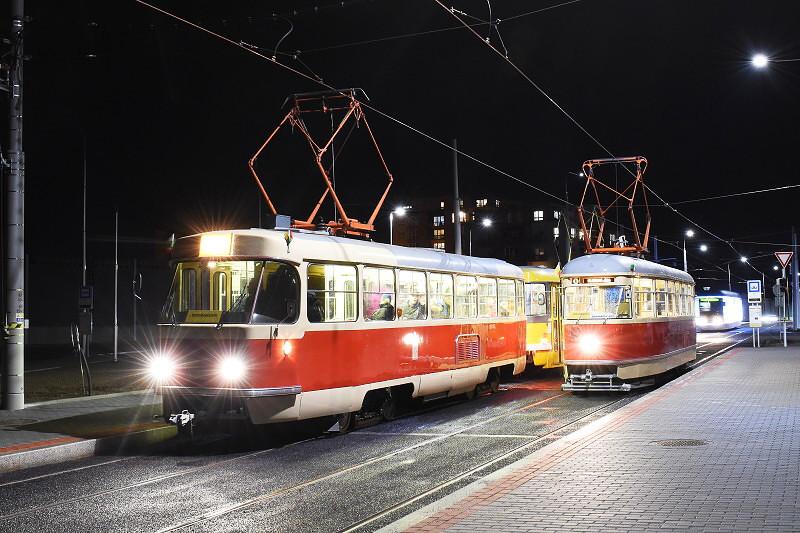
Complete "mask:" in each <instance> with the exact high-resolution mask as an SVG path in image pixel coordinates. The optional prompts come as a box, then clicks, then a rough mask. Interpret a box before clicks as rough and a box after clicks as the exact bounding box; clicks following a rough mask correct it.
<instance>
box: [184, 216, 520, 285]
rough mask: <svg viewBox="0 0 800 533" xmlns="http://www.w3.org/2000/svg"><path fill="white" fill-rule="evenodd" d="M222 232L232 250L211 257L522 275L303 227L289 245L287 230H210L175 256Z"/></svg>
mask: <svg viewBox="0 0 800 533" xmlns="http://www.w3.org/2000/svg"><path fill="white" fill-rule="evenodd" d="M226 234H230V235H231V236H232V237H231V243H230V248H229V250H230V252H229V253H224V254H219V255H215V256H213V257H216V258H221V257H237V256H238V257H249V258H254V257H264V258H274V259H278V260H280V259H286V260H289V261H293V262H295V263H300V262H301V261H312V262H313V261H332V262H346V263H364V264H368V265H386V266H396V267H406V268H414V269H420V270H434V271H437V270H439V271H448V272H462V273H470V274H487V275H493V276H503V277H510V278H522V270H520V268H519V267H518V266H515V265H512V264H510V263H507V262H505V261H501V260H499V259H491V258H484V257H469V256H464V255H457V254H450V253H446V252H440V251H438V250H433V249H428V248H409V247H406V246H396V245H390V244H384V243H378V242H371V241H361V240H357V239H349V238H345V237H333V236H331V235H326V234H322V233H309V232H302V231H292V239H291V243H290V244H289V245H288V246H287V244H286V240H285V235H286V232H285V231H282V230H269V229H257V228H256V229H249V230H243V229H240V230H225V231H213V232H207V233H202V234H197V235H191V236H189V237H185V238H184V239H181V241H182V242H179V243H176V253H175V254H174V256H175V258H179V259H188V258H191V257H198V256H200V252H199V249H200V240H201V238H202V236H203V235H219V236H223V235H226ZM203 256H204V257H212V256H211V255H203Z"/></svg>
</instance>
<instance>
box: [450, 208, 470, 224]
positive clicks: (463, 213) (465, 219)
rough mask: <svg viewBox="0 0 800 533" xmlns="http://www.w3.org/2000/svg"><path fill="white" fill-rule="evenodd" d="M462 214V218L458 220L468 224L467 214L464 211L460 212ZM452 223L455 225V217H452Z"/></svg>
mask: <svg viewBox="0 0 800 533" xmlns="http://www.w3.org/2000/svg"><path fill="white" fill-rule="evenodd" d="M460 213H461V214H460V216H459V217H458V218H459V219H460V220H461V222H466V221H467V214H466V213H465V212H464V211H460ZM450 222H452V223H454V224H455V222H456V220H455V217H454V216H453V215H450Z"/></svg>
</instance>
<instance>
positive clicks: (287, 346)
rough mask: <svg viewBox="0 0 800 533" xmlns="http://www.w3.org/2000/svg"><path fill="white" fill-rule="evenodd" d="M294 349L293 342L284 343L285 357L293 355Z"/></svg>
mask: <svg viewBox="0 0 800 533" xmlns="http://www.w3.org/2000/svg"><path fill="white" fill-rule="evenodd" d="M293 349H294V348H293V347H292V342H291V341H283V355H284V356H285V357H289V356H290V355H292V350H293Z"/></svg>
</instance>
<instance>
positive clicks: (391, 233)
mask: <svg viewBox="0 0 800 533" xmlns="http://www.w3.org/2000/svg"><path fill="white" fill-rule="evenodd" d="M389 244H394V211H389Z"/></svg>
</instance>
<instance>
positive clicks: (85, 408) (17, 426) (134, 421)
mask: <svg viewBox="0 0 800 533" xmlns="http://www.w3.org/2000/svg"><path fill="white" fill-rule="evenodd" d="M160 414H161V398H160V396H159V395H157V394H155V392H154V391H153V390H142V391H134V392H123V393H117V394H105V395H98V396H89V397H80V398H70V399H65V400H53V401H47V402H39V403H32V404H27V405H26V406H25V409H22V410H19V411H0V472H5V471H9V470H17V469H20V468H29V467H33V466H39V465H42V464H49V463H56V462H61V461H65V460H71V459H78V458H81V457H87V456H91V455H95V454H98V453H110V452H113V450H114V448H115V447H118V446H119V445H120V444H121V442H122V440H123V439H124V440H126V441H127V440H130V439H131V437H132V436H135V437H134V439H143V440H145V441H152V440H153V439H157V438H162V437H169V436H172V435H173V434H174V427H172V426H167V425H166V424H164V423H163V421H161V419H156V418H154V415H160Z"/></svg>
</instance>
